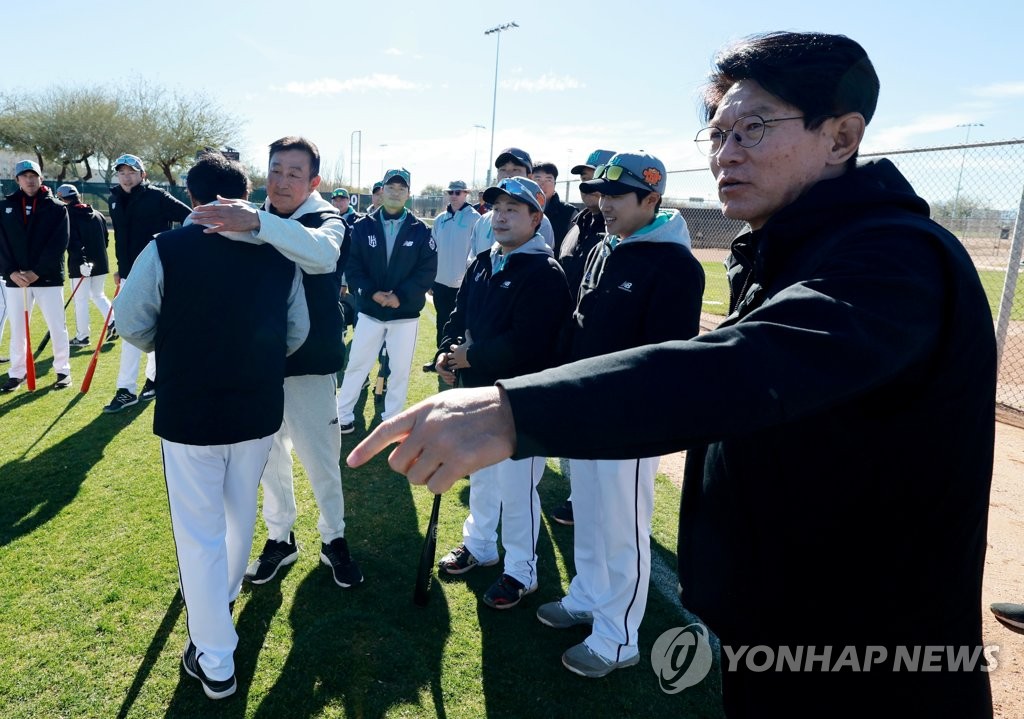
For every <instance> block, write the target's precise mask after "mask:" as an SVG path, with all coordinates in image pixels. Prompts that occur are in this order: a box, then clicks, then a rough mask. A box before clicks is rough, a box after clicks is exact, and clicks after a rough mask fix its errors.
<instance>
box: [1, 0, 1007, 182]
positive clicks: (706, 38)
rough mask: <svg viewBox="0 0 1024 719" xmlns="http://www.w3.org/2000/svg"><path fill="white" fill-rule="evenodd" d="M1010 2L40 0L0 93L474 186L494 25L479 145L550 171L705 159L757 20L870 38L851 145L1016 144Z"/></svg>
mask: <svg viewBox="0 0 1024 719" xmlns="http://www.w3.org/2000/svg"><path fill="white" fill-rule="evenodd" d="M378 7H379V8H380V9H379V10H374V11H373V12H368V11H367V9H373V8H378ZM1022 7H1024V6H1022V5H1021V3H1019V2H1009V1H1008V0H996V1H995V2H989V3H985V4H984V5H978V6H971V7H967V6H963V5H961V4H958V5H955V6H952V8H951V6H950V5H946V4H939V3H935V2H924V1H923V0H909V1H906V2H902V1H900V0H888V1H885V2H883V1H880V0H863V1H862V2H859V3H853V2H848V3H816V4H815V3H808V2H795V1H791V0H777V1H773V2H766V1H757V2H754V1H751V0H738V1H734V2H726V3H715V4H708V3H704V4H699V5H698V4H694V3H690V2H675V1H672V2H669V1H667V0H665V1H662V2H652V1H650V0H629V2H618V3H616V2H610V1H609V0H597V1H595V2H589V3H587V2H578V1H577V2H558V1H557V0H548V1H547V2H534V1H533V0H520V1H519V2H516V3H506V4H503V5H501V6H498V5H496V4H495V5H491V6H489V5H487V4H485V3H423V2H405V1H404V0H391V1H390V2H385V3H380V4H377V3H330V2H322V1H317V2H311V1H309V0H291V1H290V2H288V3H280V2H278V3H271V2H264V1H263V0H251V1H250V2H248V3H245V4H231V5H230V6H228V5H227V4H223V5H222V4H219V3H216V2H209V1H207V2H196V1H195V0H178V1H177V2H163V3H150V2H138V0H131V1H128V2H124V1H121V0H112V1H109V2H103V1H100V2H91V3H84V4H80V5H78V6H76V8H75V9H73V10H68V11H63V12H61V13H60V14H57V13H55V12H54V13H47V17H48V19H47V20H46V22H45V28H46V31H45V32H43V26H42V25H41V23H42V21H43V18H42V17H41V11H40V10H39V9H38V7H36V6H34V5H32V4H31V3H17V4H15V5H13V6H12V7H8V8H5V10H4V24H5V26H6V27H8V28H18V27H21V28H23V31H22V32H26V33H30V34H33V33H37V32H38V33H40V40H41V43H42V45H41V47H40V52H39V53H38V55H37V57H36V59H35V60H34V61H31V62H30V61H29V60H28V57H29V56H28V55H26V54H24V53H21V52H19V53H18V54H16V55H14V56H12V57H11V58H10V59H9V61H8V63H7V65H6V68H5V71H4V73H3V76H2V77H0V87H2V88H3V89H4V90H11V89H15V88H22V89H24V88H30V87H41V86H46V85H52V84H59V83H61V82H64V81H66V80H65V79H66V78H71V77H74V78H75V80H77V81H82V82H86V83H99V84H103V83H106V84H118V83H124V82H129V81H131V80H132V79H133V78H137V77H139V76H141V77H143V78H145V79H147V80H149V81H152V82H156V83H159V84H162V85H164V86H166V87H169V88H174V89H181V90H188V89H193V88H194V89H197V90H202V91H204V92H206V93H207V94H209V95H210V96H211V97H213V98H215V99H216V100H217V101H218V102H219V103H220V104H221V106H222V107H224V108H225V109H227V110H229V111H230V112H232V113H233V114H235V115H237V116H239V117H240V118H242V119H243V120H244V123H245V124H244V134H243V136H242V137H239V138H238V141H237V146H238V147H239V148H240V149H241V150H242V152H243V159H246V160H248V161H251V162H254V163H256V164H258V165H264V164H265V161H266V160H265V155H264V153H265V148H266V146H267V144H268V143H269V142H271V141H272V140H274V139H276V138H278V137H280V136H282V135H286V134H303V135H306V136H308V137H309V138H310V139H312V140H313V141H314V142H316V143H317V144H318V145H319V147H320V150H321V153H322V156H323V164H324V166H325V168H330V170H331V171H332V173H333V174H335V175H337V174H338V173H339V172H342V171H343V172H344V177H345V180H346V182H352V181H353V180H354V178H353V177H352V173H351V172H350V169H351V164H350V160H351V159H352V158H351V155H350V138H351V133H352V132H353V131H355V130H361V135H362V163H361V180H362V184H363V185H368V184H369V183H371V182H372V181H373V180H375V179H378V177H379V176H380V174H381V170H382V168H385V169H386V168H387V167H390V166H405V167H407V168H408V169H409V170H411V172H412V180H413V183H412V184H413V190H414V191H418V190H419V188H421V187H422V186H423V185H425V184H427V183H428V182H429V183H447V182H448V181H449V180H452V179H463V180H466V181H472V180H473V178H474V174H475V175H476V179H477V181H478V182H481V183H482V182H483V179H484V176H485V174H486V169H487V166H488V164H489V158H488V154H489V148H490V142H491V124H492V123H491V103H492V92H493V87H494V70H495V50H496V39H495V36H494V35H489V36H485V35H484V30H486V29H487V28H490V27H493V26H495V25H499V24H502V23H506V22H509V21H515V22H516V23H518V25H519V27H518V28H516V29H512V30H509V31H507V32H504V33H502V35H501V57H500V67H499V87H498V103H497V121H496V123H495V125H496V129H495V139H494V149H495V152H497V151H498V150H500V149H501V148H503V147H506V146H509V145H515V146H518V147H522V148H525V149H526V150H527V151H529V152H530V153H531V154H532V156H533V158H534V160H542V159H547V160H550V161H552V162H554V163H555V164H556V165H558V167H559V168H560V170H561V172H562V176H563V177H562V179H564V176H565V175H567V174H568V169H569V167H571V166H572V165H573V164H577V163H579V162H582V161H583V160H584V159H585V158H586V156H587V154H588V153H589V152H590V151H591V150H593V149H595V148H598V147H604V148H608V149H613V150H636V149H641V148H642V149H644V150H646V151H648V152H650V153H652V154H654V155H657V156H658V157H660V158H661V159H662V160H663V161H664V162H665V164H666V165H667V167H668V168H669V169H670V170H675V169H686V168H694V167H700V166H702V164H703V161H702V158H701V157H700V156H699V155H698V154H696V152H695V150H694V149H693V143H692V138H693V135H694V134H695V133H696V131H697V130H698V129H700V126H701V123H700V121H699V118H698V112H697V103H696V92H697V89H698V87H699V86H700V85H701V83H702V80H703V78H704V77H705V75H706V74H707V71H708V69H709V67H710V61H711V58H712V56H713V54H714V52H715V50H716V49H717V48H719V47H720V46H722V45H723V44H724V43H727V42H728V41H730V40H733V39H736V38H738V37H742V36H744V35H747V34H750V33H754V32H762V31H768V30H822V31H827V32H840V33H843V34H846V35H849V36H850V37H852V38H854V39H855V40H857V41H858V42H860V43H861V44H862V45H863V46H864V47H865V48H866V49H867V51H868V53H869V55H870V56H871V58H872V60H873V62H874V63H875V66H876V69H877V70H878V74H879V76H880V77H881V80H882V92H881V98H880V101H879V106H878V111H877V114H876V116H875V119H874V120H873V122H872V123H871V125H870V126H869V128H868V134H867V139H866V143H865V149H866V150H868V151H870V150H888V149H895V148H902V147H924V146H934V145H946V144H956V143H959V142H962V141H963V140H964V137H965V134H966V129H965V128H958V127H957V125H961V124H964V123H983V124H984V127H973V128H971V134H970V139H971V140H972V141H974V140H979V141H984V140H1002V139H1009V138H1019V137H1024V65H1022V63H1021V62H1020V58H1021V50H1020V46H1019V41H1018V40H1017V39H1016V38H1015V37H1014V35H1015V34H1017V33H1018V32H1019V30H1020V28H1021V27H1024V9H1022ZM237 8H242V9H243V10H244V14H240V13H238V12H237V11H236V9H237ZM581 8H585V12H582V11H581ZM56 42H59V43H60V46H61V47H62V48H63V50H58V49H56V47H55V43H56ZM88 48H91V50H89V49H88ZM64 53H66V56H65V54H64ZM68 67H73V68H75V70H74V71H68V70H67V69H66V68H68ZM474 125H483V126H485V128H486V129H483V130H480V129H475V128H474V127H473V126H474ZM131 149H132V148H125V150H126V151H128V150H131ZM474 154H475V155H476V163H475V166H474V162H473V159H474ZM671 190H672V186H671V185H670V194H672V192H671Z"/></svg>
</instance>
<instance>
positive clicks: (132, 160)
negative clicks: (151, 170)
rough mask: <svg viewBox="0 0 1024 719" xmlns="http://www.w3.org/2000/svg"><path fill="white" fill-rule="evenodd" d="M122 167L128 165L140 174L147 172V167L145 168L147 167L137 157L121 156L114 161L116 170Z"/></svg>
mask: <svg viewBox="0 0 1024 719" xmlns="http://www.w3.org/2000/svg"><path fill="white" fill-rule="evenodd" d="M121 165H128V167H131V168H133V169H136V170H138V171H139V172H145V171H146V167H145V165H143V164H142V160H140V159H139V158H138V157H137V156H135V155H121V156H120V157H119V158H117V159H116V160H114V169H115V170H116V169H117V168H119V167H120V166H121Z"/></svg>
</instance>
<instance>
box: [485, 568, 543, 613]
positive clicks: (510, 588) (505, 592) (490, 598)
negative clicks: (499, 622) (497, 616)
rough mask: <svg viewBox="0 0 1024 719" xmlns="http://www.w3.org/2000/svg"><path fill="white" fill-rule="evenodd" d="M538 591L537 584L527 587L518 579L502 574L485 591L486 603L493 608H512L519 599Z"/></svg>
mask: <svg viewBox="0 0 1024 719" xmlns="http://www.w3.org/2000/svg"><path fill="white" fill-rule="evenodd" d="M536 591H537V585H536V584H534V585H533V586H532V587H527V586H526V585H524V584H522V583H521V582H520V581H519V580H518V579H515V578H514V577H510V576H509V575H507V574H502V575H501V578H500V579H499V580H498V581H496V582H495V583H494V584H492V585H491V588H490V589H488V590H487V591H486V592H484V596H483V600H484V604H486V605H487V606H488V607H491V608H493V609H511V608H512V607H514V606H515V605H517V604H519V600H520V599H522V598H523V597H525V596H526V595H527V594H530V593H531V592H536Z"/></svg>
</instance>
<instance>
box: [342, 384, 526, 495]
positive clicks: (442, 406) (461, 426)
mask: <svg viewBox="0 0 1024 719" xmlns="http://www.w3.org/2000/svg"><path fill="white" fill-rule="evenodd" d="M515 434H516V432H515V423H514V422H513V420H512V409H511V408H510V407H509V404H508V398H507V397H505V392H504V391H503V390H502V389H501V388H500V387H481V388H477V389H453V390H448V391H446V392H441V393H440V394H436V395H434V396H433V397H430V398H428V399H426V400H424V401H422V402H420V403H419V404H417V405H414V406H412V407H410V408H409V409H407V410H406V411H405V412H402V413H401V414H399V415H397V416H395V417H392V418H391V419H389V420H387V421H385V422H383V423H381V424H380V425H379V426H378V427H377V429H375V430H374V431H373V432H371V433H370V435H369V436H368V437H367V438H366V439H364V440H363V441H362V442H360V443H359V445H358V446H356V448H355V449H354V450H352V452H351V453H350V454H349V455H348V460H347V462H348V465H349V466H350V467H358V466H359V465H361V464H364V463H366V462H368V461H369V460H370V459H371V458H372V457H373V456H375V455H376V454H378V453H379V452H381V451H382V450H383V449H384V448H385V447H387V446H388V445H390V444H394V443H395V442H398V443H399V444H398V446H397V447H395V449H394V450H392V452H391V454H390V455H389V457H388V464H389V465H391V468H392V469H394V470H395V471H396V472H400V473H402V474H404V475H405V476H406V477H408V478H409V482H410V483H411V484H425V485H427V487H428V488H429V489H430V491H431V492H433V493H434V494H440V493H441V492H444V491H447V490H448V489H449V488H450V487H451V486H452V485H453V484H454V483H455V481H456V480H458V479H461V478H462V477H465V476H467V475H469V474H470V473H472V472H475V471H477V470H478V469H481V468H483V467H489V466H490V465H492V464H496V463H497V462H500V461H502V460H503V459H508V458H509V457H511V456H512V453H513V452H514V451H515V442H516V440H515Z"/></svg>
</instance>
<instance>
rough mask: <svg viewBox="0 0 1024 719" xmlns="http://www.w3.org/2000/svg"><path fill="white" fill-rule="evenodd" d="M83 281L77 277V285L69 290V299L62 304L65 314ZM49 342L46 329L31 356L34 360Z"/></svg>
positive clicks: (48, 334) (82, 278)
mask: <svg viewBox="0 0 1024 719" xmlns="http://www.w3.org/2000/svg"><path fill="white" fill-rule="evenodd" d="M84 279H85V277H84V276H83V277H79V278H78V284H76V285H75V288H74V289H73V290H71V297H68V301H67V302H65V303H64V311H65V312H67V309H68V305H70V304H71V300H72V299H74V297H75V293H76V292H78V285H80V284H82V280H84ZM49 341H50V330H49V329H47V330H46V334H45V335H43V341H42V342H40V343H39V349H37V350H36V353H35V354H34V355H32V356H33V357H35V358H36V359H39V355H41V354H42V353H43V349H44V348H45V347H46V344H47V343H48V342H49Z"/></svg>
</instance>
